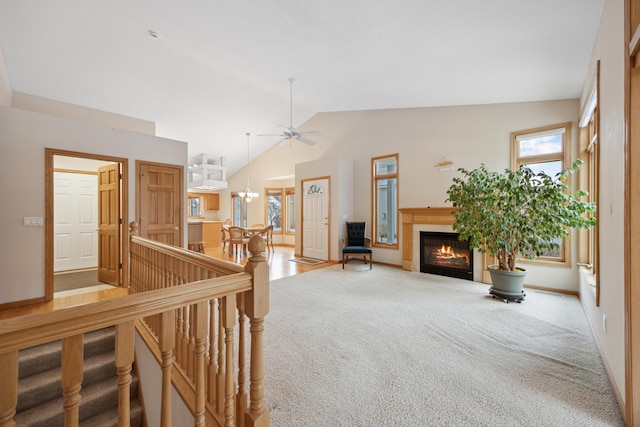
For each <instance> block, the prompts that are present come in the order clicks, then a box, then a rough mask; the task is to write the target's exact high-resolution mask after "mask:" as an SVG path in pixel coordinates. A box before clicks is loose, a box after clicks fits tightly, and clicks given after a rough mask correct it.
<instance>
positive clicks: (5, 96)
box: [0, 48, 11, 107]
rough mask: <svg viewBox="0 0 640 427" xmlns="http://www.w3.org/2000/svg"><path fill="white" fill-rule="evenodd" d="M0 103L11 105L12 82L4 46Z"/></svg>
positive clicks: (1, 59) (0, 60)
mask: <svg viewBox="0 0 640 427" xmlns="http://www.w3.org/2000/svg"><path fill="white" fill-rule="evenodd" d="M0 105H2V106H4V107H9V106H11V83H10V82H9V73H7V67H6V65H5V63H4V54H3V53H2V48H0Z"/></svg>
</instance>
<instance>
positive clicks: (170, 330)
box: [159, 310, 176, 427]
mask: <svg viewBox="0 0 640 427" xmlns="http://www.w3.org/2000/svg"><path fill="white" fill-rule="evenodd" d="M160 316H161V319H162V320H161V323H162V326H161V331H160V343H159V344H160V352H161V355H162V398H161V400H162V403H161V405H162V406H161V408H160V426H161V427H170V426H171V370H172V367H173V348H174V347H175V343H176V332H175V329H176V312H175V310H171V311H167V312H164V313H162V314H161V315H160Z"/></svg>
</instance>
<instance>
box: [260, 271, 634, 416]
mask: <svg viewBox="0 0 640 427" xmlns="http://www.w3.org/2000/svg"><path fill="white" fill-rule="evenodd" d="M265 332H266V333H265V366H266V379H265V388H266V400H267V406H268V408H269V409H270V411H271V420H272V423H271V424H272V425H273V426H278V427H286V426H622V425H623V422H622V418H621V414H620V411H619V408H618V406H617V404H616V401H615V399H614V396H613V393H612V390H611V387H610V385H609V382H608V379H607V376H606V374H605V371H604V368H603V365H602V362H601V360H600V358H599V356H598V352H597V349H596V346H595V343H594V341H593V339H592V336H591V333H590V330H589V327H588V325H587V321H586V318H585V316H584V313H583V310H582V307H581V306H580V303H579V301H578V299H577V298H575V297H572V296H566V295H559V294H557V295H556V294H552V293H542V292H535V291H532V290H529V291H528V292H527V298H526V300H525V301H524V302H523V303H522V304H516V303H510V304H505V303H503V302H502V301H501V300H499V299H492V298H491V297H490V296H489V294H488V286H487V285H483V284H478V283H474V282H469V281H465V280H458V279H452V278H445V277H439V276H432V275H427V274H422V273H412V272H406V271H402V270H398V269H394V268H390V267H384V266H380V265H376V266H374V268H373V270H371V271H370V270H369V269H368V266H364V265H363V266H362V268H361V269H358V268H353V269H347V270H342V268H341V266H339V265H336V266H331V267H327V268H323V269H320V270H315V271H311V272H307V273H304V274H300V275H297V276H293V277H288V278H284V279H280V280H276V281H274V282H272V286H271V312H270V313H269V315H268V316H267V318H266V321H265Z"/></svg>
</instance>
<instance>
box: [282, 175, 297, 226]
mask: <svg viewBox="0 0 640 427" xmlns="http://www.w3.org/2000/svg"><path fill="white" fill-rule="evenodd" d="M284 194H285V196H284V200H285V203H284V215H283V216H284V217H285V218H286V221H285V233H286V234H295V232H296V189H295V188H294V187H289V188H285V190H284Z"/></svg>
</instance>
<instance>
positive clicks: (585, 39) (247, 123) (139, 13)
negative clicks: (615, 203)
mask: <svg viewBox="0 0 640 427" xmlns="http://www.w3.org/2000/svg"><path fill="white" fill-rule="evenodd" d="M603 5H604V0H536V1H526V0H260V1H257V0H234V1H228V0H225V1H223V0H190V1H187V2H183V1H170V0H161V1H159V0H110V1H104V0H0V48H2V51H3V53H4V57H5V62H6V67H7V70H8V74H9V79H10V83H11V86H12V89H13V90H14V91H16V92H24V93H27V94H32V95H37V96H41V97H45V98H51V99H55V100H59V101H64V102H68V103H73V104H78V105H82V106H87V107H91V108H96V109H100V110H105V111H109V112H114V113H118V114H123V115H127V116H132V117H137V118H141V119H145V120H149V121H153V122H155V123H156V129H157V134H158V136H162V137H167V138H172V139H178V140H182V141H187V142H188V143H189V154H190V155H197V154H200V153H203V152H204V153H207V154H208V155H209V156H210V157H216V156H225V158H226V160H227V164H228V166H229V169H230V173H231V174H232V173H233V172H234V171H236V170H237V169H239V168H240V167H242V166H243V165H244V164H245V163H246V154H247V147H246V141H247V139H246V136H245V133H246V132H251V133H252V135H255V134H261V133H278V132H280V130H281V129H280V128H279V127H278V126H279V125H288V124H289V82H288V78H289V77H294V78H295V79H296V82H295V84H294V108H293V112H294V117H293V125H294V126H300V125H301V124H303V123H304V121H305V120H307V119H308V118H310V117H311V116H312V115H313V114H315V113H318V112H326V111H346V110H366V109H386V108H407V107H428V106H446V105H465V104H485V103H502V102H519V101H536V100H554V99H569V98H577V97H579V95H580V92H581V89H582V85H583V82H584V79H585V74H586V69H587V65H588V61H589V58H590V55H591V51H592V47H593V42H594V40H595V35H596V30H597V26H598V23H599V20H600V16H601V14H602V8H603ZM303 128H304V127H303ZM318 130H320V131H322V129H318ZM314 139H315V140H316V141H318V143H320V144H321V143H322V136H320V137H315V138H314ZM278 141H279V139H278V138H277V137H258V136H252V137H251V146H252V157H254V155H257V154H258V153H260V152H262V151H264V150H266V149H268V148H269V147H270V146H272V145H274V144H276V143H277V142H278Z"/></svg>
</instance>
